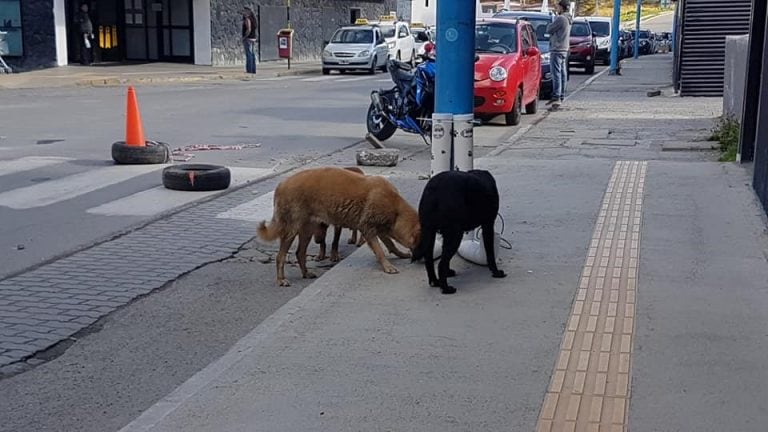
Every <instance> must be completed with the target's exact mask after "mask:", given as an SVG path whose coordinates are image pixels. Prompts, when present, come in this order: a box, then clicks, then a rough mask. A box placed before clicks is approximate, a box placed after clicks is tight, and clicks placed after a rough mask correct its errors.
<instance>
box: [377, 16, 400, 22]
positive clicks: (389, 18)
mask: <svg viewBox="0 0 768 432" xmlns="http://www.w3.org/2000/svg"><path fill="white" fill-rule="evenodd" d="M379 21H397V17H396V16H394V15H382V16H380V17H379Z"/></svg>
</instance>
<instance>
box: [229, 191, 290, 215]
mask: <svg viewBox="0 0 768 432" xmlns="http://www.w3.org/2000/svg"><path fill="white" fill-rule="evenodd" d="M274 196H275V192H274V191H271V192H267V193H265V194H263V195H261V196H259V197H258V198H255V199H252V200H250V201H248V202H245V203H243V204H240V205H238V206H236V207H232V208H231V209H229V210H227V211H225V212H222V213H219V214H218V215H216V217H217V218H219V219H234V220H241V221H246V222H261V221H263V220H266V221H268V220H270V219H272V200H273V199H274Z"/></svg>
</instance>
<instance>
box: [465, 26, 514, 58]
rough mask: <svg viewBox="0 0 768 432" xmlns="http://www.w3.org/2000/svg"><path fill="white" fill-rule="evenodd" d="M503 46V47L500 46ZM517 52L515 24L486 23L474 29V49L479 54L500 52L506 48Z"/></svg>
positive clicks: (504, 52)
mask: <svg viewBox="0 0 768 432" xmlns="http://www.w3.org/2000/svg"><path fill="white" fill-rule="evenodd" d="M500 45H503V46H500ZM504 47H506V48H509V49H510V50H511V51H512V52H515V51H517V27H516V25H515V24H507V23H487V24H478V25H477V26H476V27H475V49H476V50H477V51H480V52H483V51H484V52H501V53H503V54H506V53H507V52H506V48H504Z"/></svg>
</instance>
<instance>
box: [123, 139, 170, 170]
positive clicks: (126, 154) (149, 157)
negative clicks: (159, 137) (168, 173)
mask: <svg viewBox="0 0 768 432" xmlns="http://www.w3.org/2000/svg"><path fill="white" fill-rule="evenodd" d="M112 159H113V160H114V161H115V163H116V164H119V165H150V164H161V163H166V162H170V161H171V149H170V147H168V144H166V143H158V142H154V141H147V145H146V146H143V147H139V146H129V145H126V144H125V141H118V142H116V143H113V144H112Z"/></svg>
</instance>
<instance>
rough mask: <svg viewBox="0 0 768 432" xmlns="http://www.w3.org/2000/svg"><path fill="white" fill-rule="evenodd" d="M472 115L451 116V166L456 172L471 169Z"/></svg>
mask: <svg viewBox="0 0 768 432" xmlns="http://www.w3.org/2000/svg"><path fill="white" fill-rule="evenodd" d="M474 120H475V116H474V114H456V115H455V116H453V130H454V131H456V133H454V134H453V135H454V138H453V166H454V169H455V170H456V171H469V170H471V169H473V167H474V162H473V156H472V153H473V151H474V149H473V147H474V130H473V126H474Z"/></svg>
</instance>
